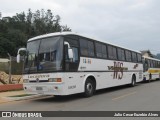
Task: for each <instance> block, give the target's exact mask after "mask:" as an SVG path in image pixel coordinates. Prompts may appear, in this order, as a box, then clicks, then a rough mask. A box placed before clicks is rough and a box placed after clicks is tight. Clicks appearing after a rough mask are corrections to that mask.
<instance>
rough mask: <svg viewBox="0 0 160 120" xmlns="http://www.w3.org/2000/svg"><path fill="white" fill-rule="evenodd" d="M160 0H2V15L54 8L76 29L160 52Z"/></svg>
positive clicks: (119, 43)
mask: <svg viewBox="0 0 160 120" xmlns="http://www.w3.org/2000/svg"><path fill="white" fill-rule="evenodd" d="M159 6H160V0H1V1H0V12H1V13H2V17H5V16H13V15H15V14H16V13H21V12H23V11H24V12H27V10H28V9H29V8H31V10H32V11H36V10H37V9H39V10H40V9H45V10H47V9H51V10H52V12H53V13H54V14H55V15H57V14H58V15H60V17H61V24H63V25H68V26H69V27H70V28H71V29H72V31H73V32H77V33H80V34H84V35H85V36H88V37H92V38H96V39H98V40H99V39H100V40H103V41H104V40H105V41H109V42H111V43H113V44H117V45H120V46H123V47H127V48H131V49H134V50H148V49H150V50H151V52H152V53H154V54H156V53H160V7H159Z"/></svg>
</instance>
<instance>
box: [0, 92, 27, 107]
mask: <svg viewBox="0 0 160 120" xmlns="http://www.w3.org/2000/svg"><path fill="white" fill-rule="evenodd" d="M23 94H25V92H24V91H23V90H18V91H7V92H0V104H2V103H6V102H9V101H10V100H9V99H6V98H5V97H9V96H14V95H23Z"/></svg>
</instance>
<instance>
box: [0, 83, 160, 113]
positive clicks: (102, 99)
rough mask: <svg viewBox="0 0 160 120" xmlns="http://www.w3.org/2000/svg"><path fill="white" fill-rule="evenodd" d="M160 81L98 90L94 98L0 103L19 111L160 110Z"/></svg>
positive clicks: (49, 97) (73, 96)
mask: <svg viewBox="0 0 160 120" xmlns="http://www.w3.org/2000/svg"><path fill="white" fill-rule="evenodd" d="M159 101H160V81H154V82H151V83H140V84H138V85H137V86H135V87H128V86H123V87H116V88H109V89H104V90H100V91H97V92H96V95H94V96H93V97H90V98H83V97H82V96H81V95H71V96H67V97H64V98H60V99H57V98H55V97H53V96H47V97H42V98H37V99H31V100H22V101H15V102H10V103H4V104H0V110H17V111H30V110H31V111H37V110H42V111H160V104H159Z"/></svg>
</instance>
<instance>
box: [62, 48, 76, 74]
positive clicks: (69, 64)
mask: <svg viewBox="0 0 160 120" xmlns="http://www.w3.org/2000/svg"><path fill="white" fill-rule="evenodd" d="M67 49H68V48H67V47H65V71H70V72H76V71H78V66H79V55H78V54H79V52H78V47H72V46H71V49H72V51H73V58H72V59H70V58H69V56H68V50H67Z"/></svg>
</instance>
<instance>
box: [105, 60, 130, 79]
mask: <svg viewBox="0 0 160 120" xmlns="http://www.w3.org/2000/svg"><path fill="white" fill-rule="evenodd" d="M108 70H113V79H119V80H121V79H122V78H123V72H124V70H128V68H126V67H123V63H122V62H114V66H108Z"/></svg>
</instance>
